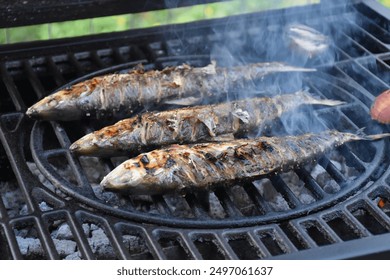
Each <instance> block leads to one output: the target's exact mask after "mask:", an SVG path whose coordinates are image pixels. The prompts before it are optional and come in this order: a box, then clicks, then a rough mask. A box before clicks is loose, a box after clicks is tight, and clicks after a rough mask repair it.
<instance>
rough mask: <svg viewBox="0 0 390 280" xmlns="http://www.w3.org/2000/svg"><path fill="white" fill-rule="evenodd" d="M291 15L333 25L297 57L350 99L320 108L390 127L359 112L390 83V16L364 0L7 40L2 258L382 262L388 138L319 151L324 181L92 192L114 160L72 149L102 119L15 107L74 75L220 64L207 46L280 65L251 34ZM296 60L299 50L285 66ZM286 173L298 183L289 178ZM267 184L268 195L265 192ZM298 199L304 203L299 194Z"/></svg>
mask: <svg viewBox="0 0 390 280" xmlns="http://www.w3.org/2000/svg"><path fill="white" fill-rule="evenodd" d="M280 18H282V19H283V21H282V22H280V20H277V19H280ZM290 22H291V23H294V22H300V23H303V24H307V25H309V26H313V27H317V28H318V29H320V30H321V29H323V26H324V25H323V23H324V22H327V23H328V24H327V25H326V26H329V27H328V28H329V29H330V30H331V34H332V39H333V43H332V46H331V48H332V52H333V54H334V56H332V58H329V57H320V58H309V59H307V58H304V59H305V60H306V61H305V65H306V66H313V67H316V68H317V69H318V72H317V73H314V74H310V75H307V76H304V77H303V78H302V81H303V82H302V83H303V85H304V86H306V87H308V88H309V89H310V90H311V91H313V92H315V93H316V94H318V95H319V96H322V97H327V98H335V99H341V100H345V101H348V104H349V105H348V106H344V107H340V108H339V109H334V108H331V109H326V108H321V109H319V110H316V111H315V114H316V115H315V116H316V117H318V118H321V116H323V115H326V114H329V113H331V114H334V118H335V119H336V123H337V128H338V129H340V130H342V129H345V130H358V129H361V128H363V127H367V128H366V130H367V133H376V132H378V131H383V130H388V127H387V126H379V125H378V124H376V123H374V122H372V121H371V120H370V119H369V116H368V110H369V107H370V105H371V104H372V101H373V100H374V98H375V96H377V95H378V94H379V93H381V92H382V91H384V90H386V89H388V88H389V85H390V78H389V77H390V75H389V73H390V32H389V25H390V24H389V22H390V16H389V15H386V12H383V10H382V9H380V8H379V6H378V5H377V4H376V3H374V2H370V1H367V2H358V3H351V4H348V5H347V6H344V7H342V8H340V7H337V6H332V5H331V6H324V5H313V6H305V7H300V8H290V9H287V10H282V11H268V12H263V13H255V14H248V15H242V16H234V17H229V18H224V19H218V20H208V21H201V22H195V23H190V24H183V25H178V26H168V27H166V26H165V27H156V28H150V29H145V30H133V31H126V32H120V33H110V34H103V35H95V36H89V37H82V38H70V39H61V40H56V41H48V42H37V43H28V44H27V43H24V44H18V45H15V46H2V47H1V49H0V52H1V56H0V75H1V80H0V100H1V102H0V113H1V115H0V140H1V151H0V159H1V162H0V168H1V173H0V174H1V175H0V182H1V186H0V196H1V198H2V199H1V200H0V258H2V259H62V258H68V259H69V258H71V259H275V258H282V259H296V258H298V259H317V258H331V259H346V258H385V257H388V254H389V252H390V245H389V244H390V243H389V242H386V240H388V239H389V238H390V214H389V213H390V205H389V204H390V186H389V180H390V177H389V176H390V170H389V158H388V154H389V153H388V152H389V144H388V140H385V141H380V142H378V143H357V144H351V145H346V146H343V147H341V148H340V149H337V151H336V152H335V154H332V155H326V156H324V157H322V158H321V159H319V162H318V166H319V167H318V168H320V169H321V170H322V174H325V175H324V176H325V179H323V180H322V181H323V183H321V182H320V180H319V179H318V178H314V175H313V172H312V170H311V169H308V168H300V169H298V170H296V171H294V172H291V173H290V174H289V175H283V174H278V175H273V176H270V177H266V178H264V179H262V180H263V181H262V182H260V183H253V182H248V183H243V184H240V185H237V186H231V188H229V189H224V188H218V189H216V190H215V191H213V192H211V193H195V194H188V195H187V196H186V197H175V196H152V197H147V198H145V197H143V198H139V197H125V196H123V197H122V196H119V195H115V194H107V193H104V192H101V190H100V189H99V188H98V187H96V181H98V180H99V179H100V178H99V176H100V175H101V174H104V173H105V172H107V171H108V170H110V169H112V168H113V165H114V164H115V159H107V160H106V159H104V160H102V159H89V158H77V157H74V156H73V155H71V154H70V153H69V152H68V150H67V147H69V145H70V143H71V142H72V141H74V140H76V139H77V138H78V137H80V136H82V135H83V134H85V133H86V132H88V131H91V130H92V129H96V127H97V126H99V127H101V126H102V124H101V123H99V124H95V123H94V122H93V121H90V120H85V121H82V122H77V123H75V122H71V123H66V122H35V121H32V120H30V119H28V118H26V116H25V115H24V112H25V111H26V109H27V107H28V106H31V105H32V104H33V103H34V102H36V101H37V100H39V99H41V98H42V97H43V96H45V95H47V94H49V93H51V92H52V91H53V90H55V89H56V88H58V87H61V86H64V85H66V84H67V83H69V82H75V81H78V80H79V79H80V78H81V79H83V78H86V77H88V76H95V75H100V74H104V73H107V72H112V71H122V70H126V69H129V68H131V67H134V66H136V65H137V64H140V63H141V64H143V65H145V68H147V69H148V68H150V69H152V68H160V69H161V68H163V67H165V66H168V65H178V64H180V63H189V64H191V65H197V66H202V65H205V64H207V63H208V62H209V61H210V59H211V58H216V59H218V55H216V54H215V53H216V52H218V51H216V50H224V51H227V52H229V53H230V54H232V55H233V56H234V57H240V59H242V60H243V61H246V62H251V61H256V60H259V58H261V59H262V60H289V59H290V58H291V55H290V53H288V52H281V51H278V52H271V51H270V49H272V47H271V46H270V45H269V44H268V42H266V41H262V38H263V37H262V36H260V35H259V34H262V33H267V34H270V38H275V40H279V39H280V38H277V36H278V35H280V34H282V33H281V32H282V31H283V26H286V25H287V24H289V23H290ZM4 24H6V23H4ZM265 26H266V27H267V29H266V30H265V31H264V30H263V29H262V28H263V27H265ZM339 26H347V27H348V28H345V29H344V28H343V29H342V30H341V29H340V28H339ZM237 27H238V28H237ZM243 31H244V32H243ZM232 41H234V42H238V43H235V44H232V43H231V42H232ZM249 53H250V54H253V53H255V54H256V55H255V56H253V55H250V56H249V55H248V54H249ZM302 59H303V58H302V57H299V56H298V57H294V61H292V62H297V61H298V62H302ZM227 64H229V62H228V63H227ZM118 65H119V66H118ZM285 78H286V77H285ZM295 78H296V77H295V76H294V75H291V76H288V77H287V82H286V81H284V87H285V88H286V90H289V91H292V90H294V89H295V88H294V85H295V83H290V81H295ZM271 82H274V81H271ZM282 86H283V85H282ZM323 125H324V128H326V126H328V127H330V126H331V124H327V123H325V124H323ZM336 158H337V159H338V161H339V162H345V166H344V167H340V166H339V165H338V164H337V160H336ZM91 166H93V167H94V168H95V169H98V170H99V172H100V173H99V172H98V173H97V174H95V173H96V170H95V171H91ZM345 169H346V170H347V171H346V170H345ZM350 173H353V174H352V175H351V174H350ZM351 176H354V177H353V179H351ZM294 182H298V183H299V184H300V186H301V187H300V188H301V192H299V193H298V192H297V189H296V188H293V187H291V184H295V183H294ZM327 182H334V183H332V184H333V185H332V184H330V185H326V183H327ZM256 184H263V185H264V186H265V187H263V189H262V187H261V186H260V187H259V185H256ZM267 186H269V188H271V189H272V192H264V191H262V190H264V188H266V187H267ZM302 190H304V192H302ZM303 194H304V195H309V194H310V197H311V198H310V199H309V200H307V199H306V200H305V197H306V198H307V196H304V195H303ZM275 200H279V203H276V202H275ZM280 201H281V202H280Z"/></svg>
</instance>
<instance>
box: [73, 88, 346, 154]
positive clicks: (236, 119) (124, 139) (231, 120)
mask: <svg viewBox="0 0 390 280" xmlns="http://www.w3.org/2000/svg"><path fill="white" fill-rule="evenodd" d="M342 103H343V102H341V101H336V100H329V99H325V100H321V99H316V98H313V97H312V96H310V95H309V94H308V93H307V92H306V91H299V92H296V93H294V94H285V95H279V96H276V97H274V98H270V97H263V98H252V99H245V100H238V101H233V102H227V103H221V104H216V105H204V106H195V107H188V108H179V109H173V110H168V111H162V112H150V113H145V114H142V115H139V116H136V117H132V118H129V119H125V120H121V121H119V122H117V123H116V124H114V125H111V126H108V127H105V128H102V129H101V130H98V131H95V132H93V133H90V134H88V135H85V136H84V137H82V138H81V139H79V140H78V141H76V142H75V143H73V144H72V145H71V146H70V150H71V151H73V152H75V153H77V154H81V155H94V156H114V155H121V154H129V153H131V152H132V151H145V149H146V148H150V147H156V146H164V145H168V144H174V143H181V144H182V143H195V142H212V141H216V140H221V139H224V140H227V139H230V140H232V139H234V135H243V134H246V133H247V132H248V131H256V130H257V129H259V128H260V127H265V126H266V125H269V124H270V123H271V121H272V120H275V119H276V118H278V117H280V116H281V115H282V113H284V112H286V111H289V110H293V109H294V108H296V107H298V106H300V105H302V104H320V105H328V106H335V105H340V104H342Z"/></svg>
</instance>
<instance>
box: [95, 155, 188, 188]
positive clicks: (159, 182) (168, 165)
mask: <svg viewBox="0 0 390 280" xmlns="http://www.w3.org/2000/svg"><path fill="white" fill-rule="evenodd" d="M177 168H178V165H177V164H176V162H174V161H173V160H172V159H171V158H170V155H169V153H167V152H165V151H164V150H156V151H152V152H149V153H144V154H140V155H139V156H137V157H135V158H133V159H129V160H127V161H125V162H123V163H122V164H120V165H119V166H117V167H116V168H115V169H114V170H113V171H111V172H110V173H109V174H108V175H107V176H106V177H104V178H103V180H102V182H101V185H102V186H103V187H104V188H105V189H107V190H112V191H120V192H125V193H129V194H146V195H153V194H165V193H172V192H177V191H180V190H181V188H182V186H181V182H180V180H178V177H177V176H175V170H176V169H177Z"/></svg>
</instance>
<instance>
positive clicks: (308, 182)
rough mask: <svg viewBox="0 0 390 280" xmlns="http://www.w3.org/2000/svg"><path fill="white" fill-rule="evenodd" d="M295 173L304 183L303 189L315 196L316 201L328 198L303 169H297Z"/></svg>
mask: <svg viewBox="0 0 390 280" xmlns="http://www.w3.org/2000/svg"><path fill="white" fill-rule="evenodd" d="M295 173H296V174H297V175H298V177H299V179H301V180H302V181H303V182H304V183H305V187H306V188H307V189H308V190H309V191H310V192H311V193H312V194H313V195H314V196H315V198H316V200H321V199H323V198H326V197H328V196H329V194H328V193H326V192H325V191H324V190H323V188H321V186H320V185H319V184H318V183H317V181H316V180H314V178H313V177H312V176H311V175H310V173H309V172H308V171H307V170H306V169H305V168H299V169H297V170H296V171H295Z"/></svg>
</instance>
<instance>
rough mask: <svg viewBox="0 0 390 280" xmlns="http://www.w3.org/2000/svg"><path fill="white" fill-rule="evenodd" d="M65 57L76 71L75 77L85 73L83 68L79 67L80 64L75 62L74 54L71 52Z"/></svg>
mask: <svg viewBox="0 0 390 280" xmlns="http://www.w3.org/2000/svg"><path fill="white" fill-rule="evenodd" d="M67 57H68V61H69V62H70V63H71V65H73V67H74V68H75V69H76V73H77V76H78V77H81V76H83V75H85V73H86V72H85V70H84V68H83V67H82V66H81V65H80V62H79V61H78V60H77V58H76V56H75V54H74V53H73V52H68V54H67Z"/></svg>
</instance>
